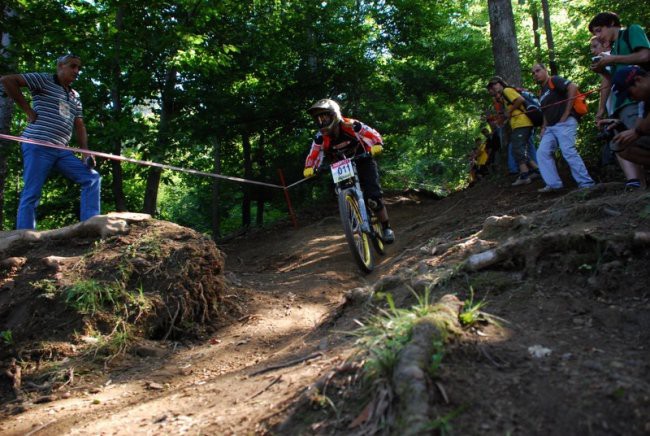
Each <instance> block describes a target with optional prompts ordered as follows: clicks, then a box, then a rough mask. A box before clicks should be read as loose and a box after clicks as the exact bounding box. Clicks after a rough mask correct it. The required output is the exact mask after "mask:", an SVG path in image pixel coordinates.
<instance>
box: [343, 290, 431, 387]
mask: <svg viewBox="0 0 650 436" xmlns="http://www.w3.org/2000/svg"><path fill="white" fill-rule="evenodd" d="M411 292H413V294H414V295H415V298H416V300H417V303H416V304H415V305H413V306H412V307H411V308H409V309H401V308H397V307H396V306H395V301H394V300H393V296H392V295H391V294H389V293H385V294H384V293H381V294H378V296H379V297H380V298H381V297H383V298H384V299H385V300H386V303H387V305H388V309H379V314H378V315H376V316H373V317H371V318H369V319H368V321H367V323H365V324H363V323H360V324H361V328H360V329H358V330H357V331H356V332H355V333H354V334H355V335H357V336H359V339H358V340H357V344H358V345H359V346H361V348H362V349H363V350H365V351H366V352H367V353H368V355H369V358H368V359H367V360H366V363H365V366H364V370H365V373H366V376H367V377H369V378H371V379H374V378H379V377H390V375H391V374H392V371H393V368H394V367H395V364H396V362H397V356H398V355H399V352H400V351H401V350H402V348H404V346H405V345H406V344H407V343H408V342H409V341H410V340H411V334H412V331H413V327H414V326H415V324H416V322H417V321H418V319H420V318H422V317H424V316H427V315H429V314H430V313H433V312H435V311H436V307H435V305H432V304H431V287H430V286H429V287H427V288H425V291H424V293H423V294H418V293H416V292H415V291H413V290H412V289H411ZM438 345H439V346H436V350H438V351H436V353H435V354H434V356H432V361H431V368H430V369H431V370H432V371H434V370H436V369H437V368H438V366H439V365H440V362H441V360H442V355H443V354H442V353H443V352H442V350H443V344H442V343H440V344H438Z"/></svg>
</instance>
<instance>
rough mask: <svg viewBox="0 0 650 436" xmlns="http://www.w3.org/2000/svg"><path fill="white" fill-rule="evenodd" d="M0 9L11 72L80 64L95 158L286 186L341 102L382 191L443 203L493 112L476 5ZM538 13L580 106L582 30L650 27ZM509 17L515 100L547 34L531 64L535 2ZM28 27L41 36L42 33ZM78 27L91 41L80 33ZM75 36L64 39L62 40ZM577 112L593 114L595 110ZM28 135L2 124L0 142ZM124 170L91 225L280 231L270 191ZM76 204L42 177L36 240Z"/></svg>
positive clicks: (10, 219)
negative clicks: (138, 216)
mask: <svg viewBox="0 0 650 436" xmlns="http://www.w3.org/2000/svg"><path fill="white" fill-rule="evenodd" d="M8 6H9V8H11V10H12V11H13V12H15V15H13V16H4V15H3V16H0V22H1V23H2V28H3V32H7V33H8V34H9V35H10V36H11V41H12V45H11V46H10V47H9V48H8V51H7V54H8V55H9V57H8V58H7V65H11V66H12V68H14V69H15V70H16V71H19V72H26V71H53V69H54V59H55V58H56V57H57V56H58V55H59V54H61V53H64V52H68V51H72V52H75V53H77V54H79V55H80V56H81V58H82V61H83V66H84V70H83V73H82V75H81V76H80V78H79V79H78V80H77V81H76V82H75V84H74V87H75V89H77V90H78V91H79V92H80V94H81V96H82V101H83V103H84V119H85V122H86V125H87V127H88V133H89V144H90V147H91V148H92V149H95V150H98V151H103V152H110V153H118V154H122V155H125V156H129V157H134V158H137V159H145V160H154V161H157V162H160V163H165V164H170V165H174V166H181V167H186V168H192V169H197V170H200V171H207V172H215V171H218V172H220V173H221V174H225V175H232V176H236V177H244V178H252V179H255V180H263V181H269V182H272V183H278V177H277V169H279V168H280V169H283V170H284V174H285V177H286V179H287V180H286V181H287V183H292V182H294V181H296V180H299V179H300V178H301V173H302V163H303V162H304V158H305V155H306V153H307V151H308V147H309V144H310V137H311V136H312V135H313V133H314V131H315V128H314V126H313V124H312V122H311V121H310V119H309V118H308V116H307V115H306V113H305V109H306V108H307V107H309V105H310V104H311V103H312V102H313V101H314V100H316V99H318V98H322V97H326V96H327V97H333V98H336V99H338V100H339V101H340V103H341V105H342V108H343V111H344V114H345V115H347V116H351V117H355V118H358V119H360V120H361V121H364V122H366V123H367V124H369V125H371V126H373V127H375V128H376V129H377V130H378V131H379V132H381V133H382V135H383V137H384V139H385V153H384V156H382V157H381V158H380V166H381V168H382V169H383V172H382V183H383V185H384V187H385V188H386V189H390V190H403V189H406V188H419V189H426V190H430V191H433V192H436V193H438V194H439V195H446V194H447V193H449V192H453V191H454V190H456V189H458V188H461V187H463V186H464V184H465V183H466V179H467V177H466V174H467V170H468V164H469V163H468V162H467V159H466V157H465V156H466V155H467V152H468V151H469V150H470V149H471V148H472V147H473V141H472V138H474V137H475V136H477V134H478V132H479V130H480V128H481V127H482V123H483V121H482V118H481V117H482V116H483V115H484V113H485V111H486V110H489V109H490V107H491V103H490V100H489V98H488V96H487V93H486V92H485V89H484V83H485V80H486V79H487V78H488V77H489V76H491V75H492V74H493V65H494V61H493V59H492V51H491V47H490V45H491V41H490V35H489V20H488V14H487V5H486V2H484V1H478V0H462V1H460V2H452V1H450V0H445V1H441V2H435V3H432V2H430V1H425V0H386V1H380V2H375V1H362V2H360V1H356V0H333V1H328V2H316V3H310V2H298V3H295V2H238V1H234V0H225V1H222V2H192V1H188V0H182V1H177V2H174V3H173V4H172V3H169V4H167V3H160V2H154V3H151V2H148V1H144V0H133V1H130V2H63V1H58V0H57V1H49V2H44V1H40V0H27V1H22V2H16V1H11V2H9V3H8ZM549 6H550V12H551V23H552V26H553V39H554V42H555V56H556V58H557V63H558V66H559V69H560V73H561V74H562V75H565V76H566V77H568V78H570V79H572V80H574V81H575V82H576V83H577V84H578V85H579V87H580V89H581V90H583V91H588V90H593V89H594V88H596V87H597V86H598V85H599V77H598V75H596V74H593V73H592V72H591V71H590V70H589V68H588V67H589V56H590V55H589V51H588V39H589V34H588V31H587V23H588V21H589V19H590V18H591V17H592V16H593V15H595V14H596V13H597V12H600V11H602V10H616V11H617V12H618V13H619V14H620V16H621V18H622V20H623V22H624V23H630V22H637V23H639V24H641V25H643V26H645V27H646V28H648V25H649V24H650V19H649V12H648V11H647V10H646V9H647V8H645V9H644V8H641V9H639V8H638V2H631V1H627V0H621V1H616V2H614V3H611V2H604V1H601V0H576V1H572V2H566V1H562V0H549ZM513 9H514V14H515V22H516V27H517V39H518V44H519V52H520V56H521V65H522V68H523V69H524V71H523V73H524V74H523V76H524V77H525V78H526V80H525V85H526V86H528V87H529V88H531V89H535V88H536V85H535V84H534V83H533V82H532V79H531V78H530V75H529V74H526V73H527V72H528V70H529V68H530V66H531V65H532V63H533V62H536V61H538V60H542V61H544V62H547V63H548V60H549V51H548V48H547V46H546V44H545V40H546V36H547V35H546V34H545V30H544V29H543V26H542V27H541V28H540V29H538V31H537V32H538V36H539V37H540V40H541V47H540V50H537V49H536V48H535V47H534V36H535V35H534V33H533V31H532V15H531V14H532V13H533V12H534V11H535V10H536V11H537V12H536V13H537V14H541V12H540V11H541V6H540V2H539V0H527V1H523V2H515V3H513ZM540 17H541V15H540ZM26 22H38V23H41V25H39V31H38V32H33V31H31V29H30V28H29V26H27V27H26V26H24V23H26ZM80 22H83V23H87V24H89V25H87V26H83V28H78V26H76V24H77V23H80ZM73 27H74V28H78V29H77V31H75V32H74V33H70V32H61V29H67V28H73ZM243 41H245V43H244V42H243ZM589 101H590V104H591V107H592V108H594V107H595V104H596V103H595V102H596V95H595V94H592V96H591V97H590V98H589ZM594 111H595V109H594ZM594 111H592V113H591V114H589V115H588V116H586V117H584V120H583V122H582V123H581V127H580V134H579V139H578V148H579V150H580V151H581V153H582V154H583V155H584V156H586V157H587V161H588V163H589V162H596V161H597V159H598V156H599V151H600V144H599V143H598V142H596V141H595V140H594V137H595V129H594V128H593V123H592V121H593V112H594ZM24 126H25V116H24V114H23V113H22V111H21V110H16V111H15V114H14V119H13V123H12V129H11V130H12V133H15V134H17V133H19V132H20V131H21V130H22V129H23V128H24ZM244 138H246V140H245V139H244ZM246 142H250V152H249V151H247V148H246V147H244V144H245V143H246ZM73 145H75V142H74V141H73ZM245 150H246V151H245ZM7 158H8V162H7V165H8V168H9V173H8V174H9V176H8V178H7V179H6V180H5V181H4V186H3V187H0V189H2V188H4V192H5V199H6V200H5V204H4V210H5V218H4V222H3V223H2V224H3V225H4V227H5V228H12V227H13V225H14V223H15V221H14V217H15V215H16V209H17V201H18V195H19V192H20V190H21V185H22V182H21V180H20V175H21V169H20V168H21V162H20V152H19V147H18V146H17V145H15V146H12V147H11V149H10V151H9V152H8V153H7ZM120 167H121V170H122V172H121V174H120V173H119V172H116V171H115V168H113V165H112V163H111V162H100V165H99V168H98V169H99V171H100V173H101V174H102V177H103V183H102V209H103V211H104V212H106V211H111V210H114V209H115V208H116V207H117V206H118V200H120V202H121V204H123V207H124V208H126V209H127V210H132V211H139V210H142V205H143V204H144V200H145V198H148V199H151V198H152V197H154V196H155V195H158V199H157V200H158V201H157V210H158V213H159V216H160V217H162V218H164V219H167V220H170V221H174V222H177V223H179V224H182V225H186V226H190V227H192V228H195V229H197V230H199V231H201V232H205V233H212V232H214V231H215V228H214V226H215V225H216V222H220V226H221V228H218V229H216V232H217V233H229V232H233V231H235V230H237V228H238V227H240V226H241V225H242V224H247V223H242V216H245V215H246V214H247V213H249V212H251V213H252V215H253V216H254V214H255V213H257V212H258V211H257V206H255V203H256V202H257V201H258V200H259V201H260V202H263V204H264V208H263V209H260V211H259V212H260V215H261V216H262V217H263V219H262V222H261V224H262V225H264V224H268V223H270V222H273V221H274V220H276V219H280V218H281V217H286V204H285V203H284V197H283V195H282V193H281V191H279V190H278V191H276V192H271V193H269V192H267V191H266V190H262V189H260V188H258V187H245V186H241V185H239V184H237V183H233V182H229V181H223V180H220V181H216V180H213V179H206V178H201V177H198V176H195V175H187V174H179V173H173V172H170V171H163V173H162V177H161V181H160V183H158V182H156V179H155V178H153V177H152V174H153V173H152V171H151V169H150V168H149V167H140V166H137V165H133V164H130V163H123V164H121V165H120ZM217 168H218V170H217ZM148 184H150V186H149V185H148ZM217 188H218V196H217V195H216V194H213V192H216V191H213V190H216V189H217ZM78 192H79V191H78V187H77V186H73V184H72V183H70V182H68V181H65V180H64V179H62V178H58V177H56V178H54V177H53V178H51V179H50V181H49V182H48V183H47V185H46V186H45V188H44V190H43V198H42V199H41V205H40V207H39V210H38V221H39V228H41V229H46V228H52V227H60V226H63V225H68V224H71V223H73V222H75V221H76V220H77V219H78V209H79V195H78ZM156 193H157V194H156ZM244 193H250V197H246V196H245V195H244ZM118 194H119V195H118ZM291 195H292V201H293V202H294V205H295V206H297V207H301V206H304V207H309V206H311V205H312V204H313V203H316V202H318V201H319V200H321V202H322V198H323V196H324V195H327V194H326V189H323V188H322V186H320V185H319V184H317V183H311V184H303V185H301V186H300V187H299V188H296V189H294V190H292V191H291ZM120 196H121V197H120ZM249 199H250V201H251V202H252V204H251V202H249ZM260 204H262V203H260ZM262 211H263V212H264V214H262V213H261V212H262ZM215 236H218V235H215Z"/></svg>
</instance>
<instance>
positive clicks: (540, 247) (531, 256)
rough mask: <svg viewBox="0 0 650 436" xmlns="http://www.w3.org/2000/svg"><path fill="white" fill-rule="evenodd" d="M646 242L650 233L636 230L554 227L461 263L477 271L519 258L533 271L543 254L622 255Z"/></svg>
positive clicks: (513, 240)
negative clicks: (602, 231) (612, 232)
mask: <svg viewBox="0 0 650 436" xmlns="http://www.w3.org/2000/svg"><path fill="white" fill-rule="evenodd" d="M643 245H650V234H648V233H647V232H636V233H634V234H619V235H613V236H611V235H610V236H607V237H601V236H599V235H596V234H592V233H586V232H570V231H558V232H553V233H548V234H545V235H533V236H527V237H523V238H517V239H509V240H508V241H506V242H504V243H503V244H501V245H499V246H498V247H496V248H493V249H490V250H487V251H483V252H481V253H477V254H473V255H471V256H470V257H469V258H467V260H466V261H465V263H464V268H465V269H466V270H469V271H479V270H481V269H485V268H488V267H490V266H493V265H496V264H500V263H504V262H506V261H509V260H517V259H519V260H523V262H524V264H525V265H524V268H525V271H526V272H533V270H534V268H535V265H536V264H537V260H538V259H539V257H540V256H541V255H543V254H548V253H553V252H568V251H576V252H581V253H587V252H593V253H596V254H597V253H598V252H602V253H604V252H606V251H608V252H611V253H613V254H615V255H617V256H622V255H623V254H624V253H627V252H628V251H629V250H630V249H631V248H633V247H634V246H643Z"/></svg>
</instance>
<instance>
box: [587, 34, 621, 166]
mask: <svg viewBox="0 0 650 436" xmlns="http://www.w3.org/2000/svg"><path fill="white" fill-rule="evenodd" d="M589 50H590V51H591V54H592V55H593V57H592V59H593V60H597V59H598V58H600V57H602V56H609V55H610V54H611V46H610V45H609V42H606V43H603V42H601V40H600V39H599V38H598V37H597V36H592V37H591V39H590V40H589ZM611 72H612V66H611V65H608V66H606V67H605V71H604V72H603V73H598V74H600V76H601V84H602V85H603V86H601V89H600V100H599V101H598V111H596V120H602V119H604V118H610V117H612V116H613V115H614V99H613V96H612V93H611V89H610V87H609V78H610V77H611ZM615 162H616V157H615V156H614V152H612V150H611V149H610V148H609V141H604V144H603V147H602V149H601V154H600V164H601V165H603V166H607V165H613V164H614V163H615Z"/></svg>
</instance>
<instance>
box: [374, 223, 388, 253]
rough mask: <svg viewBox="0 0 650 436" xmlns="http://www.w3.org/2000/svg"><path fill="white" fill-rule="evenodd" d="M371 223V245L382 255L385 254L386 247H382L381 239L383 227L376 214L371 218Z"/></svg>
mask: <svg viewBox="0 0 650 436" xmlns="http://www.w3.org/2000/svg"><path fill="white" fill-rule="evenodd" d="M370 222H371V223H372V233H373V235H372V245H373V246H374V247H375V251H376V252H377V253H379V254H381V255H382V256H383V255H384V254H386V248H385V247H384V241H382V240H381V235H383V234H384V229H383V227H382V226H381V223H380V222H379V219H378V218H377V217H376V216H373V217H372V218H371V221H370Z"/></svg>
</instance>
